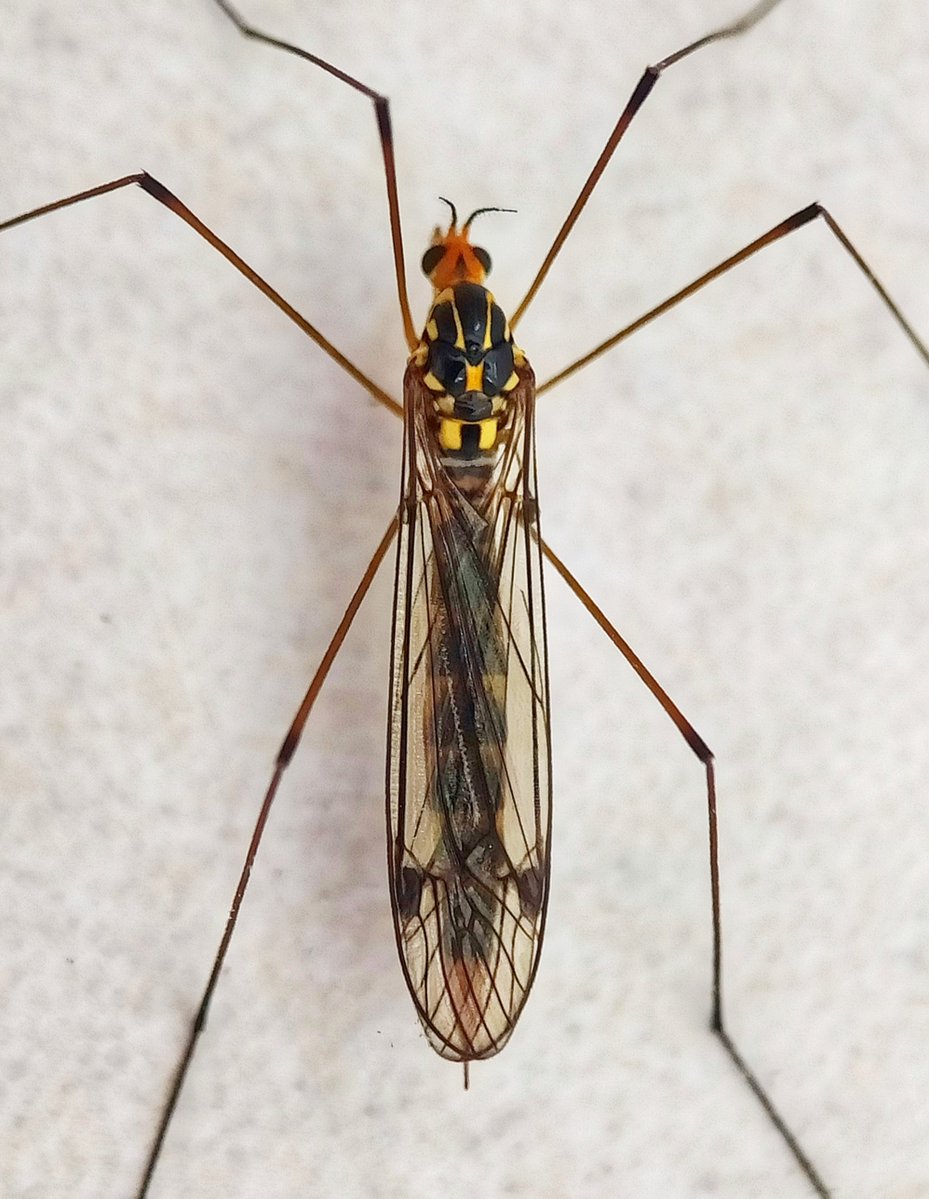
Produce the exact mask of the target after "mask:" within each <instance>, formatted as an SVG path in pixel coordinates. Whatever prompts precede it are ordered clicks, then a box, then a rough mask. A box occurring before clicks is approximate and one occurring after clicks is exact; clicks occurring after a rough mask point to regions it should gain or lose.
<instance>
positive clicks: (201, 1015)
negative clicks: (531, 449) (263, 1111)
mask: <svg viewBox="0 0 929 1199" xmlns="http://www.w3.org/2000/svg"><path fill="white" fill-rule="evenodd" d="M396 531H397V517H396V516H395V517H394V518H393V520H391V522H390V524H389V525H388V527H387V531H386V533H385V534H384V536H383V537H382V538H381V541H380V544H379V545H378V547H377V549H376V550H375V551H374V554H373V556H372V558H371V561H370V562H369V563H368V565H367V567H366V569H365V572H364V574H363V575H362V578H361V582H360V583H359V584H358V586H357V588H356V589H355V594H354V595H353V596H352V598H351V600H350V601H349V605H348V607H347V608H346V609H345V615H344V616H343V617H342V619H341V621H340V622H339V627H338V628H337V629H336V631H335V635H334V636H333V638H332V640H331V641H330V642H329V647H328V648H327V650H326V652H325V653H324V654H323V659H322V661H321V662H320V664H319V666H318V667H317V670H316V673H315V674H314V675H313V679H312V682H311V683H310V685H309V687H308V688H307V690H306V695H304V697H303V701H302V703H301V704H300V707H299V708H298V709H297V714H296V715H295V716H294V718H293V720H292V721H291V724H290V728H289V729H288V730H287V735H286V736H285V738H284V740H283V742H282V744H281V748H280V750H279V751H278V755H277V758H276V759H275V763H274V772H273V774H272V775H271V781H270V783H269V784H268V789H267V791H266V792H265V796H264V799H263V800H262V803H261V808H260V809H259V812H258V819H257V820H256V821H255V828H254V831H253V832H252V837H251V840H250V841H249V843H248V851H247V852H246V854H245V861H244V863H243V865H242V872H241V874H240V875H239V881H238V883H237V884H236V889H235V894H234V895H233V897H232V904H231V905H230V908H229V915H228V916H227V917H226V926H225V928H224V929H223V935H222V938H221V939H220V942H219V948H218V949H217V950H216V957H215V959H214V961H213V968H212V969H211V970H210V975H209V978H208V979H207V983H206V987H205V988H204V991H203V996H202V998H201V1000H200V1006H199V1007H198V1008H197V1014H196V1016H195V1017H194V1020H193V1024H192V1025H191V1027H190V1032H189V1033H188V1035H187V1041H186V1043H185V1045H184V1049H183V1051H182V1053H181V1056H180V1059H179V1061H178V1063H177V1066H176V1068H175V1071H174V1076H173V1078H172V1080H171V1085H170V1088H169V1091H168V1098H167V1100H166V1102H165V1106H164V1110H163V1112H162V1115H161V1120H160V1121H159V1124H158V1129H157V1131H156V1133H155V1139H154V1141H153V1142H152V1147H151V1149H150V1151H149V1155H148V1159H147V1161H146V1163H145V1170H144V1172H143V1174H142V1179H141V1181H140V1183H139V1188H138V1190H137V1192H136V1199H144V1197H145V1195H146V1194H147V1193H148V1187H149V1184H150V1183H151V1180H152V1175H153V1174H154V1172H155V1166H156V1165H157V1163H158V1157H159V1155H160V1153H161V1147H162V1145H163V1144H164V1139H165V1136H166V1135H167V1131H168V1126H169V1125H170V1123H171V1118H172V1117H173V1115H174V1112H175V1109H176V1107H177V1101H178V1098H179V1097H180V1094H181V1088H182V1087H183V1085H184V1079H185V1078H186V1077H187V1070H188V1068H189V1066H190V1062H191V1059H192V1057H193V1054H194V1049H195V1048H196V1045H197V1040H198V1038H199V1036H200V1034H201V1033H202V1032H203V1029H204V1027H205V1025H206V1017H207V1011H208V1009H209V1006H210V999H211V998H212V996H213V991H214V990H215V989H216V983H217V981H218V979H219V974H220V971H221V970H222V968H223V962H224V961H225V959H226V952H227V950H228V949H229V942H230V941H231V940H232V934H233V932H234V931H235V926H236V921H237V920H238V917H239V909H240V908H241V906H242V900H243V898H244V897H245V891H246V889H247V887H248V881H249V878H250V876H251V873H252V865H253V864H254V861H255V855H256V854H257V853H258V846H259V845H260V844H261V838H262V835H263V833H264V830H265V825H266V824H267V821H268V815H269V813H270V811H271V805H272V803H273V802H274V797H275V795H276V794H277V789H278V786H279V784H280V781H281V778H282V776H283V774H284V771H285V770H286V769H287V767H288V765H289V764H290V760H291V758H292V757H293V756H294V751H295V750H296V748H297V744H298V743H299V741H300V737H301V735H302V733H303V730H304V727H305V726H306V722H307V720H308V719H309V715H310V712H311V711H312V709H313V705H314V703H315V702H316V698H317V696H318V695H319V692H320V690H321V689H322V685H323V683H324V682H325V681H326V675H327V674H328V673H329V668H330V667H331V666H332V663H333V662H334V661H335V658H336V655H337V654H338V652H339V650H340V649H341V647H342V642H343V641H344V640H345V637H346V634H347V633H348V630H349V629H350V628H351V625H352V621H353V620H354V619H355V615H356V613H357V612H358V609H359V608H360V607H361V602H362V600H363V599H364V597H365V595H366V594H367V591H368V588H369V587H370V586H371V582H372V580H373V579H374V576H375V575H376V574H377V570H378V567H379V566H380V564H381V562H382V561H383V559H384V555H385V554H386V553H387V550H388V549H389V547H390V543H391V542H392V541H393V539H394V534H395V533H396Z"/></svg>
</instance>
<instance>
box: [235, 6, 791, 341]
mask: <svg viewBox="0 0 929 1199" xmlns="http://www.w3.org/2000/svg"><path fill="white" fill-rule="evenodd" d="M778 2H779V0H768V7H770V6H771V4H772V3H774V4H776V3H778ZM216 4H217V5H218V6H219V8H221V9H222V10H223V12H224V13H225V14H226V16H227V17H228V18H229V19H230V21H232V22H233V23H234V24H235V26H236V27H237V29H238V30H239V32H240V33H242V34H244V36H245V37H249V38H253V39H254V40H255V41H256V42H264V43H265V45H266V46H274V47H275V49H277V50H286V51H287V53H288V54H296V56H297V57H298V58H303V59H305V60H306V61H307V62H311V63H313V64H314V66H317V67H321V68H322V69H323V70H324V71H328V72H329V74H330V75H334V76H335V78H336V79H341V80H342V82H343V83H347V84H348V85H349V87H353V88H355V90H356V91H359V92H361V94H362V95H363V96H367V97H368V99H369V100H370V101H371V102H372V104H373V105H374V115H375V116H376V117H377V132H378V136H379V137H380V139H381V153H382V154H383V157H384V175H385V177H386V180H387V205H388V209H389V211H390V240H391V243H392V245H393V252H394V271H395V273H396V276H397V299H398V300H399V301H400V315H401V317H402V318H403V334H404V336H405V337H406V342H407V346H408V348H409V349H410V350H415V349H416V345H417V342H418V341H419V338H418V337H417V336H416V330H415V328H414V327H413V317H412V316H411V314H410V300H409V296H408V295H407V290H406V268H405V266H404V263H403V233H402V229H401V225H400V201H399V199H398V197H397V168H396V163H395V161H394V135H393V130H392V128H391V124H390V101H389V100H388V99H387V97H386V96H382V95H381V94H380V93H379V92H376V91H374V89H373V88H370V87H368V85H367V84H366V83H362V82H361V80H360V79H355V78H354V77H353V76H351V75H349V74H347V72H345V71H340V70H339V68H338V67H334V66H333V65H332V63H329V62H326V60H325V59H324V58H319V57H318V56H317V55H315V54H311V53H310V52H309V50H303V49H301V47H300V46H295V45H294V44H293V43H292V42H284V41H281V39H280V38H276V37H272V36H271V35H270V34H267V33H262V32H261V30H259V29H255V28H254V26H252V25H249V24H248V22H247V21H246V20H244V18H243V17H241V16H240V15H239V13H238V12H236V10H235V9H234V8H233V7H232V5H231V4H229V3H228V0H216Z"/></svg>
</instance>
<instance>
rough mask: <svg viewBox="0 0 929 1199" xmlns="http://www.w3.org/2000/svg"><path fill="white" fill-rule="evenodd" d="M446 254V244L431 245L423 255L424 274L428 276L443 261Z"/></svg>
mask: <svg viewBox="0 0 929 1199" xmlns="http://www.w3.org/2000/svg"><path fill="white" fill-rule="evenodd" d="M444 254H445V247H444V246H430V247H429V249H428V250H427V251H426V253H425V254H424V255H423V261H422V268H423V274H424V275H425V276H426V277H427V278H428V277H429V276H430V275H431V274H432V272H433V271H434V270H435V268H436V267H437V266H438V265H439V263H440V262H441V261H442V258H443V256H444Z"/></svg>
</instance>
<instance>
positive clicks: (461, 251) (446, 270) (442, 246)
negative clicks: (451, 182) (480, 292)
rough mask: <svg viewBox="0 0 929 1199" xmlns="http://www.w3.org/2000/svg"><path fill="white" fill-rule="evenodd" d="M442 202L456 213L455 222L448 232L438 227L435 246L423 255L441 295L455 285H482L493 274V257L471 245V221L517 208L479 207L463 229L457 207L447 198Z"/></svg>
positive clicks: (433, 239)
mask: <svg viewBox="0 0 929 1199" xmlns="http://www.w3.org/2000/svg"><path fill="white" fill-rule="evenodd" d="M439 199H440V200H441V201H442V203H443V204H447V205H448V206H449V208H450V209H451V210H452V220H451V224H450V225H449V227H448V231H447V232H446V233H443V232H442V230H441V229H440V228H438V226H436V230H435V233H433V235H432V245H431V246H430V247H429V249H428V250H427V251H426V253H425V254H424V255H423V261H422V267H423V274H424V275H425V276H426V277H427V278H428V279H429V280H430V282H431V283H432V286H433V287H434V288H435V290H436V293H437V294H438V293H439V292H440V291H444V290H445V289H446V287H451V286H452V284H454V283H479V284H482V283H483V282H484V279H485V278H486V277H487V275H489V274H490V255H489V254H488V253H487V251H486V250H484V249H482V248H481V247H480V246H472V245H471V241H470V238H469V236H468V230H469V229H470V228H471V222H472V221H473V220H474V218H475V217H476V216H480V215H481V213H482V212H512V211H513V209H512V208H476V209H475V210H474V212H472V213H471V215H470V216H469V217H468V219H467V220H466V221H465V223H464V224H463V225H462V226H461V229H459V228H458V213H457V212H456V210H455V205H454V204H453V203H452V202H451V200H446V199H445V197H444V196H439Z"/></svg>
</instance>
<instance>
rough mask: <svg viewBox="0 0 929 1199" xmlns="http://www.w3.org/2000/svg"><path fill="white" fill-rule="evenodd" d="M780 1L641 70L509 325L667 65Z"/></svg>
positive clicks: (747, 24)
mask: <svg viewBox="0 0 929 1199" xmlns="http://www.w3.org/2000/svg"><path fill="white" fill-rule="evenodd" d="M217 3H218V4H224V0H217ZM777 4H780V0H761V2H760V3H759V4H755V5H753V6H752V8H750V9H749V10H748V12H747V13H745V14H744V15H743V16H741V17H739V19H738V20H737V21H733V22H732V23H731V24H729V25H724V26H723V27H722V28H721V29H716V30H714V31H713V32H712V33H708V34H706V35H705V36H704V37H701V38H698V39H697V41H695V42H691V43H690V44H689V45H687V46H684V47H683V49H681V50H676V51H675V52H674V53H673V54H669V55H668V57H667V58H663V59H662V60H661V62H659V63H656V64H655V65H654V66H651V67H646V68H645V70H644V71H643V73H642V78H641V79H640V80H639V82H638V83H637V84H636V85H635V89H634V90H633V93H632V95H631V96H630V97H629V100H628V102H627V104H626V107H625V108H624V109H623V111H622V112H621V113H620V117H619V120H618V121H617V122H616V125H615V127H614V129H613V132H612V133H611V134H610V136H609V137H608V138H607V141H606V145H605V146H604V147H603V151H602V153H601V154H600V157H599V158H598V159H597V161H596V163H595V164H594V168H593V170H592V171H591V172H590V174H589V175H588V176H587V180H586V182H585V183H584V186H583V187H582V188H581V190H580V193H579V195H578V197H577V199H576V200H575V201H574V204H573V206H572V208H571V211H570V212H569V213H568V215H567V217H566V218H565V221H564V224H563V225H562V226H561V228H560V229H559V230H558V234H557V236H556V237H555V240H554V241H553V242H552V245H551V249H550V250H549V251H548V253H547V254H546V255H545V260H544V262H543V263H542V265H541V266H540V267H539V269H538V272H537V273H536V277H535V278H534V279H533V280H532V283H531V284H530V285H529V290H528V291H527V292H526V294H525V296H523V299H522V302H521V303H520V305H519V307H518V308H517V309H516V311H515V312H514V313H513V315H512V317H511V318H510V325H511V326H512V327H513V328H515V327H516V325H517V324H518V323H519V321H520V320H521V319H522V317H523V314H524V313H525V311H526V309H527V308H528V307H529V305H530V304H531V303H532V301H533V299H534V298H535V295H536V292H537V291H538V290H539V288H540V287H541V286H542V283H543V282H544V280H545V276H546V275H547V274H548V272H549V271H550V270H551V266H552V263H553V262H554V261H555V259H556V258H557V257H558V254H559V252H560V251H561V247H562V246H563V245H564V243H565V242H566V241H567V240H568V235H569V234H570V232H571V230H572V229H573V228H574V224H575V222H576V221H577V218H578V217H579V216H580V215H581V213H582V212H583V210H584V206H585V204H586V203H587V201H588V200H589V199H590V197H591V195H592V194H593V190H594V188H595V187H596V186H597V184H598V183H599V181H600V176H601V175H602V174H603V172H604V171H605V170H606V167H607V164H608V163H609V161H610V159H611V158H612V157H613V151H614V150H615V149H616V147H617V146H618V145H619V143H620V141H621V140H622V137H623V134H624V133H625V132H626V130H627V129H628V128H629V126H630V125H631V124H632V118H633V117H634V116H635V114H636V113H637V112H638V111H639V109H640V108H641V107H642V105H643V104H644V103H645V101H646V99H647V98H648V95H649V93H650V92H651V90H652V88H653V87H654V86H655V84H656V83H657V82H658V80H659V78H660V77H661V75H662V74H663V73H664V72H665V71H666V70H667V69H668V67H672V66H674V64H675V63H676V62H680V61H681V59H683V58H687V57H688V55H691V54H694V53H696V51H697V50H702V49H703V47H704V46H709V45H710V44H711V43H713V42H719V41H722V40H723V39H724V38H729V37H738V36H739V34H742V33H747V32H748V30H749V29H751V28H752V26H753V25H757V24H758V22H759V21H760V20H761V19H762V17H765V16H767V15H768V13H769V12H770V11H771V9H772V8H774V7H775V5H777Z"/></svg>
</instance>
